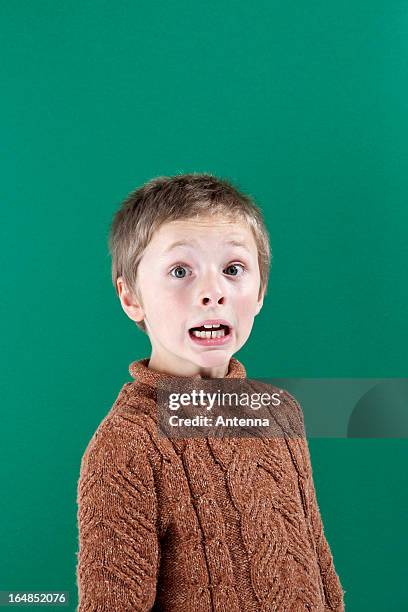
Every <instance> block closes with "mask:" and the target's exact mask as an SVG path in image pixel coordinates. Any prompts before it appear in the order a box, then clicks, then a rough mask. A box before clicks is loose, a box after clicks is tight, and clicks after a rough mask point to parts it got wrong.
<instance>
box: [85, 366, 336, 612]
mask: <svg viewBox="0 0 408 612" xmlns="http://www.w3.org/2000/svg"><path fill="white" fill-rule="evenodd" d="M148 363H149V360H148V359H141V360H140V361H135V362H133V363H132V364H130V366H129V371H130V373H131V375H132V376H133V378H134V379H135V380H134V381H133V382H128V383H126V384H124V386H123V387H122V389H121V391H120V393H119V396H118V398H117V400H116V402H115V403H114V405H113V407H112V408H111V410H110V411H109V413H108V414H107V415H106V416H105V418H104V419H103V420H102V422H101V423H100V425H99V426H98V428H97V430H96V431H95V433H94V435H93V436H92V438H91V440H90V442H89V444H88V446H87V448H86V450H85V453H84V455H83V458H82V462H81V470H80V478H79V481H78V498H77V502H78V515H77V518H78V529H79V552H78V553H77V554H78V564H77V574H76V577H77V584H78V595H79V606H78V608H77V611H78V612H127V611H129V612H131V611H132V612H137V611H142V610H153V611H156V612H159V611H160V612H189V611H191V612H210V611H216V612H261V611H262V612H266V611H275V612H300V611H303V610H308V611H314V612H318V611H321V612H324V611H328V610H335V611H336V612H340V611H343V610H344V602H343V595H344V591H343V589H342V587H341V584H340V581H339V578H338V576H337V574H336V571H335V568H334V564H333V557H332V554H331V551H330V548H329V545H328V543H327V540H326V538H325V535H324V531H323V525H322V521H321V516H320V512H319V507H318V504H317V500H316V494H315V489H314V485H313V478H312V469H311V464H310V455H309V449H308V445H307V439H306V437H305V434H304V422H303V414H302V411H301V409H300V406H299V404H298V403H297V401H296V400H295V399H294V398H293V397H292V396H291V395H290V394H289V393H288V392H287V391H283V396H282V390H280V396H281V398H282V397H284V400H285V402H287V406H288V408H289V410H290V414H291V415H292V417H293V421H292V423H293V426H294V430H296V427H300V431H302V432H303V435H302V436H298V437H297V438H296V437H293V436H291V437H286V436H285V437H280V438H277V437H275V438H269V439H268V440H265V439H261V438H257V437H251V438H248V437H246V438H245V437H241V438H237V437H235V438H231V437H228V438H225V437H224V438H214V437H203V438H189V439H183V440H180V439H177V440H175V439H168V438H166V437H159V436H158V434H157V403H156V399H157V384H158V382H159V381H163V380H164V379H166V378H168V377H169V376H170V375H169V374H164V373H162V372H157V371H155V370H152V369H150V368H148ZM227 378H246V372H245V368H244V366H243V365H242V364H241V363H240V362H239V361H238V360H236V359H234V358H232V359H231V360H230V364H229V371H228V374H227ZM248 380H249V379H248ZM298 431H299V430H298Z"/></svg>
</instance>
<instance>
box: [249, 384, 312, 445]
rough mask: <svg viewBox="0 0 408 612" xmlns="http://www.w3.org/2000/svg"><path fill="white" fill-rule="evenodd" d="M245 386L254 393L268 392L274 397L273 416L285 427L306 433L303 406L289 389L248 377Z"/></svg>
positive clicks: (299, 433) (297, 433) (301, 433)
mask: <svg viewBox="0 0 408 612" xmlns="http://www.w3.org/2000/svg"><path fill="white" fill-rule="evenodd" d="M245 386H246V388H247V390H250V392H252V393H258V394H263V393H265V394H268V396H270V397H272V396H273V397H274V402H273V416H274V417H275V418H279V420H280V422H281V425H282V427H283V428H284V429H287V428H289V431H292V433H294V434H295V435H300V436H302V437H303V436H304V435H305V423H304V416H303V411H302V408H301V406H300V404H299V402H298V401H297V399H296V398H295V397H294V396H293V395H292V394H291V393H289V391H288V390H287V389H283V388H282V387H278V386H276V385H272V384H271V383H269V382H265V381H263V380H257V379H250V378H248V379H246V381H245Z"/></svg>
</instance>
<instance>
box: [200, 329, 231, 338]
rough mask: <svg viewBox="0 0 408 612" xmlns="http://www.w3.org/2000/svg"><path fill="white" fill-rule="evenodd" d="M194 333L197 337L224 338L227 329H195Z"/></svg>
mask: <svg viewBox="0 0 408 612" xmlns="http://www.w3.org/2000/svg"><path fill="white" fill-rule="evenodd" d="M193 335H194V336H197V338H223V337H224V336H225V330H224V329H221V330H219V331H213V332H210V331H193Z"/></svg>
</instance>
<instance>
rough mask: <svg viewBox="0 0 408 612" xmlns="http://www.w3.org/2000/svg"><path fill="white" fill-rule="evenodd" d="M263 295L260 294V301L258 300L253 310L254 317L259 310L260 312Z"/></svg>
mask: <svg viewBox="0 0 408 612" xmlns="http://www.w3.org/2000/svg"><path fill="white" fill-rule="evenodd" d="M264 295H265V294H264V293H262V295H261V297H260V299H259V300H258V304H257V306H256V310H255V316H256V315H257V314H259V312H260V310H261V308H262V306H263V301H264Z"/></svg>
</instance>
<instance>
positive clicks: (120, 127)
mask: <svg viewBox="0 0 408 612" xmlns="http://www.w3.org/2000/svg"><path fill="white" fill-rule="evenodd" d="M0 18H1V23H2V31H3V32H2V43H1V46H2V49H1V56H2V68H1V71H2V75H1V82H2V85H3V88H2V89H3V94H2V97H1V101H0V104H1V118H2V130H1V133H2V136H1V140H0V147H1V158H2V178H1V182H0V189H1V206H2V221H1V228H0V231H1V244H2V260H3V261H2V278H3V286H2V300H1V305H2V317H1V321H2V325H3V328H2V338H3V339H4V344H3V351H2V364H1V371H2V377H1V381H2V389H1V394H2V395H1V397H2V433H3V435H2V445H1V448H2V455H1V469H2V474H1V478H2V483H3V491H2V510H1V531H2V533H1V553H0V555H1V566H0V581H1V583H0V589H2V590H36V591H39V590H47V591H52V590H56V589H57V590H65V591H70V593H71V606H70V609H72V610H74V607H75V605H76V598H77V593H76V583H75V566H76V551H77V530H76V487H77V479H78V476H79V465H80V459H81V456H82V453H83V451H84V450H85V447H86V444H87V443H88V441H89V439H90V437H91V435H92V434H93V432H94V431H95V429H96V427H97V425H98V424H99V422H100V421H101V420H102V418H103V417H104V416H105V414H106V413H107V412H108V410H109V409H110V407H111V405H112V403H113V401H114V400H115V398H116V396H117V394H118V392H119V389H120V388H121V386H122V385H123V384H124V382H127V381H129V380H131V378H130V375H129V373H128V365H129V363H130V362H131V361H133V360H136V359H140V358H142V357H147V356H149V343H148V339H147V337H146V336H144V335H143V334H142V333H141V332H139V330H137V328H136V327H135V325H134V324H133V323H132V322H131V321H130V320H129V319H128V318H127V317H126V315H125V314H124V312H123V311H122V309H121V307H120V303H119V301H118V299H117V298H116V295H115V293H114V290H113V287H112V285H111V280H110V260H109V256H108V251H107V245H106V240H107V233H108V228H109V223H110V221H111V218H112V215H113V213H114V211H115V210H116V209H117V207H118V206H119V204H120V201H121V200H122V198H123V197H125V196H126V195H127V193H128V192H129V191H131V190H132V189H134V188H135V187H137V186H139V185H140V184H142V183H143V182H145V181H147V180H148V179H150V178H152V177H153V176H156V175H160V174H165V175H171V174H176V173H180V172H192V171H197V172H200V171H206V172H212V173H214V174H217V175H219V176H224V177H226V178H229V179H230V180H232V181H233V182H235V184H237V186H238V187H240V188H241V189H242V190H244V191H247V192H248V193H250V194H251V195H252V196H254V198H255V199H256V200H257V202H258V204H259V205H260V206H261V208H262V209H263V211H264V214H265V218H266V222H267V225H268V228H269V231H270V235H271V244H272V252H273V263H272V269H271V279H270V286H269V290H268V294H267V298H266V300H265V303H264V307H263V310H262V312H261V314H260V315H259V316H258V317H256V319H255V325H254V328H253V333H252V336H251V338H250V340H249V341H248V343H247V345H246V346H245V347H244V348H243V349H242V350H241V351H239V353H237V354H236V355H235V356H236V357H237V358H238V359H240V360H241V361H242V362H243V363H244V365H245V367H246V369H247V373H248V376H250V377H272V376H275V377H290V376H293V377H343V376H344V377H353V376H356V377H357V376H358V377H363V376H364V377H404V376H407V369H406V357H407V340H408V338H407V331H408V330H407V319H406V312H407V308H406V306H407V277H408V242H407V222H408V210H407V188H408V172H407V161H408V160H407V141H408V129H407V128H408V120H407V117H408V115H407V110H408V109H407V93H408V87H407V82H408V81H407V76H408V61H407V60H408V4H407V2H403V1H396V0H387V1H386V0H372V1H370V2H368V1H364V0H348V1H345V2H327V1H326V0H318V1H316V2H306V1H303V2H302V1H300V0H298V1H288V2H276V1H271V0H268V1H264V0H263V1H258V2H227V1H225V0H223V1H218V2H214V1H210V2H206V3H201V4H200V3H193V2H180V1H176V2H168V3H165V2H161V3H152V2H147V1H138V2H129V1H128V2H123V1H119V2H90V1H87V0H82V1H81V2H73V1H70V2H67V1H66V2H51V1H48V2H44V1H38V2H34V3H29V2H27V1H26V2H21V1H20V2H19V1H18V0H16V1H14V2H10V1H9V2H3V3H2V4H1V7H0ZM327 409H328V410H330V396H328V397H327ZM306 426H307V423H306ZM309 446H310V452H311V456H312V464H313V471H314V475H315V485H316V491H317V495H318V500H319V505H320V509H321V514H322V517H323V521H324V525H325V533H326V536H327V538H328V541H329V543H330V546H331V549H332V552H333V556H334V560H335V566H336V570H337V572H338V574H339V576H340V579H341V582H342V585H343V588H344V589H345V590H346V598H345V600H346V608H347V610H351V611H352V612H360V611H365V610H369V611H371V612H374V611H375V612H377V611H387V612H388V611H394V610H395V611H396V610H406V609H407V605H408V603H407V602H408V586H407V579H406V550H407V545H408V538H407V530H406V509H407V490H408V487H407V484H408V483H407V475H406V463H407V448H408V444H407V440H404V439H388V440H381V439H368V440H364V439H353V440H351V439H313V440H312V439H310V441H309ZM404 519H405V520H404Z"/></svg>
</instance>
